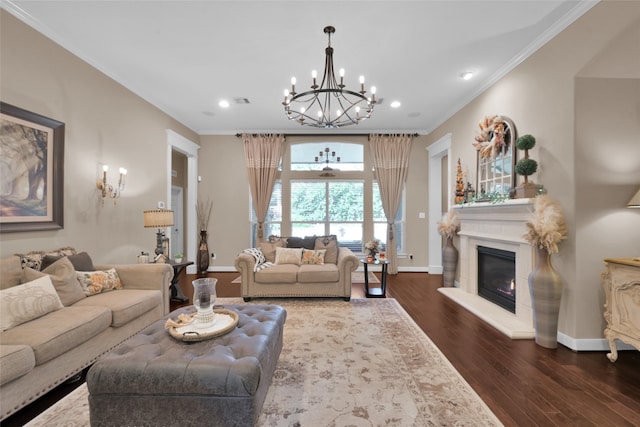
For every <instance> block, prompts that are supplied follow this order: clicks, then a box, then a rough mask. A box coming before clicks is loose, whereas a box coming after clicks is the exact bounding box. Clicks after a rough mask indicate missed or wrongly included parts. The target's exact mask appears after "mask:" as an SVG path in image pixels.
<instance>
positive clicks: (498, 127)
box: [473, 115, 516, 201]
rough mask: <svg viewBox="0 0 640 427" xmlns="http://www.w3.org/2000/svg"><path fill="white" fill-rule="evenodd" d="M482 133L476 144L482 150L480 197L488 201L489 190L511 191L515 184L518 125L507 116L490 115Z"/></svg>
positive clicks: (482, 121)
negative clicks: (515, 145)
mask: <svg viewBox="0 0 640 427" xmlns="http://www.w3.org/2000/svg"><path fill="white" fill-rule="evenodd" d="M479 127H480V133H479V134H478V135H477V136H476V137H475V142H474V143H473V146H474V147H475V149H476V151H477V152H478V158H477V161H478V166H477V181H476V197H475V200H476V201H484V200H485V198H486V197H487V195H488V194H492V193H498V194H504V195H507V196H508V195H510V193H511V191H512V189H513V187H514V186H515V179H516V176H515V150H514V148H513V141H514V140H515V138H516V128H515V125H514V124H513V122H512V121H511V120H509V119H508V118H506V117H504V116H498V115H495V116H487V117H485V118H484V119H482V120H481V121H480V123H479Z"/></svg>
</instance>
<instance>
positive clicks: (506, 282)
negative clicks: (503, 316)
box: [478, 246, 516, 313]
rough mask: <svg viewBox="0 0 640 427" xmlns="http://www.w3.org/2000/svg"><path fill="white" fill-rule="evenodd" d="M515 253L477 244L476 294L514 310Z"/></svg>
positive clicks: (513, 311) (511, 310)
mask: <svg viewBox="0 0 640 427" xmlns="http://www.w3.org/2000/svg"><path fill="white" fill-rule="evenodd" d="M515 277H516V254H515V252H510V251H503V250H501V249H495V248H488V247H485V246H478V295H480V296H481V297H482V298H484V299H487V300H489V301H491V302H493V303H494V304H497V305H499V306H500V307H502V308H504V309H506V310H509V311H510V312H512V313H515V312H516V279H515Z"/></svg>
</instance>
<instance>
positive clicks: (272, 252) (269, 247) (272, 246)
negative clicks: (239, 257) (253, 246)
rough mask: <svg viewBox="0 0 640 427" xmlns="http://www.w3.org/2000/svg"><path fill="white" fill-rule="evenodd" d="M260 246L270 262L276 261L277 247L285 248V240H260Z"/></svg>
mask: <svg viewBox="0 0 640 427" xmlns="http://www.w3.org/2000/svg"><path fill="white" fill-rule="evenodd" d="M258 247H259V248H260V250H261V251H262V253H263V254H264V257H265V259H266V260H267V261H269V262H276V248H284V242H283V241H281V240H278V241H276V242H273V243H272V242H260V243H258Z"/></svg>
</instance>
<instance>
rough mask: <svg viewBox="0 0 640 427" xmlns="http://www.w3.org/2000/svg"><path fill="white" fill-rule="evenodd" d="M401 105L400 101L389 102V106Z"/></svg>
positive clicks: (396, 106)
mask: <svg viewBox="0 0 640 427" xmlns="http://www.w3.org/2000/svg"><path fill="white" fill-rule="evenodd" d="M401 105H402V104H400V101H392V102H391V108H398V107H399V106H401Z"/></svg>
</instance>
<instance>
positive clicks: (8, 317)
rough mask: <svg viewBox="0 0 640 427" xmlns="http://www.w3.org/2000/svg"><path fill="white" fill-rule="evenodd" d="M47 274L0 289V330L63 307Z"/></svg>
mask: <svg viewBox="0 0 640 427" xmlns="http://www.w3.org/2000/svg"><path fill="white" fill-rule="evenodd" d="M63 307H64V306H63V305H62V302H61V301H60V297H58V294H57V293H56V290H55V288H54V287H53V283H51V279H50V278H49V276H43V277H40V278H38V279H36V280H33V281H31V282H28V283H23V284H22V285H17V286H13V287H11V288H8V289H3V290H2V291H0V330H1V331H6V330H7V329H9V328H13V327H14V326H18V325H20V324H22V323H25V322H28V321H30V320H33V319H37V318H38V317H40V316H44V315H45V314H47V313H51V312H52V311H55V310H59V309H61V308H63Z"/></svg>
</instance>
